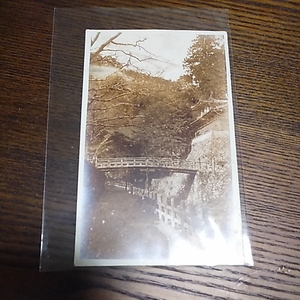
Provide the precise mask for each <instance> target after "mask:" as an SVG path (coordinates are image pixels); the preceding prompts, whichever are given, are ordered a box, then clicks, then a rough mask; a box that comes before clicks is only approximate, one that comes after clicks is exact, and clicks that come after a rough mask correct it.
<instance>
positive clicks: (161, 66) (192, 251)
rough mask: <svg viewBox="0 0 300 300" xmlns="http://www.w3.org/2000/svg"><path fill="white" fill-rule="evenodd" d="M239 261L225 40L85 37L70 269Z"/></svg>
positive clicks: (160, 34) (106, 33)
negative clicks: (78, 267)
mask: <svg viewBox="0 0 300 300" xmlns="http://www.w3.org/2000/svg"><path fill="white" fill-rule="evenodd" d="M243 263H244V252H243V238H242V218H241V209H240V198H239V186H238V174H237V162H236V147H235V135H234V119H233V107H232V92H231V78H230V65H229V53H228V40H227V33H226V32H221V31H184V30H182V31H178V30H87V31H86V40H85V58H84V78H83V98H82V117H81V136H80V153H79V176H78V198H77V220H76V239H75V265H76V266H113V265H218V264H236V265H237V264H243Z"/></svg>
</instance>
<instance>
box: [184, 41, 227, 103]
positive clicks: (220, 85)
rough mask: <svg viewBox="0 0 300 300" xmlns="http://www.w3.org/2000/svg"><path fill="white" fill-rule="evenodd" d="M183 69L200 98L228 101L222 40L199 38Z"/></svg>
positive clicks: (191, 48) (193, 45) (190, 49)
mask: <svg viewBox="0 0 300 300" xmlns="http://www.w3.org/2000/svg"><path fill="white" fill-rule="evenodd" d="M183 67H184V68H185V69H186V72H187V75H188V76H189V77H190V80H192V82H193V83H194V84H195V85H196V87H197V88H198V91H199V95H200V97H202V98H203V99H205V100H206V99H209V98H210V97H213V98H215V99H226V77H225V74H226V73H225V52H224V45H223V41H222V40H221V39H218V38H216V37H215V36H198V37H197V38H196V39H195V40H194V42H193V44H192V46H191V47H190V48H189V51H188V55H187V57H186V58H185V59H184V62H183Z"/></svg>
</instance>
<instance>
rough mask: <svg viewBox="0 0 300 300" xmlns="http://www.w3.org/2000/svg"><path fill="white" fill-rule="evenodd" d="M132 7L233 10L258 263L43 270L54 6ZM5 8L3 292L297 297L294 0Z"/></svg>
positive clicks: (299, 47) (297, 40)
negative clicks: (44, 201)
mask: <svg viewBox="0 0 300 300" xmlns="http://www.w3.org/2000/svg"><path fill="white" fill-rule="evenodd" d="M137 3H138V5H139V6H147V7H157V6H166V7H181V8H188V7H189V8H195V9H196V8H199V7H208V8H225V9H228V13H229V17H230V26H231V34H232V48H233V54H234V60H233V62H234V73H235V80H236V96H237V104H238V114H237V120H236V123H237V133H238V136H239V147H240V150H241V151H240V153H239V156H238V161H239V165H240V169H241V170H242V173H243V185H244V192H243V195H242V196H243V199H244V203H245V208H246V216H247V221H248V225H249V232H250V237H251V243H252V251H253V257H254V263H255V265H254V267H216V268H209V267H140V268H130V267H114V268H100V269H93V270H91V269H86V270H79V271H77V272H54V273H39V271H38V264H39V249H40V232H41V216H42V199H43V182H44V180H43V176H44V158H45V141H46V125H47V124H46V123H47V105H48V104H47V100H48V80H49V71H50V54H51V35H52V31H51V30H52V16H53V7H55V6H57V7H66V6H67V7H71V6H72V7H74V6H88V5H101V6H122V7H124V6H129V7H136V6H137ZM0 12H1V21H0V22H1V23H0V24H1V25H0V28H1V52H0V57H1V60H0V61H1V77H0V80H1V113H0V120H1V125H0V126H1V130H0V133H1V144H0V154H1V155H0V162H1V168H0V169H1V176H0V197H1V198H0V199H1V200H0V253H1V255H0V264H1V266H0V298H1V299H208V298H211V299H300V287H299V286H300V266H299V265H300V212H299V205H300V199H299V198H300V196H299V194H300V169H299V164H300V160H299V150H300V116H299V113H300V97H299V94H300V89H299V86H300V82H299V66H300V27H299V24H300V5H299V1H298V0H294V1H275V0H269V1H258V0H255V1H206V2H205V3H201V2H200V1H176V0H172V1H140V2H136V1H130V0H128V1H126V0H125V1H92V0H90V1H81V0H78V1H76V2H75V1H70V2H68V1H64V0H61V1H56V0H53V1H50V0H49V1H47V0H45V1H37V0H28V1H22V0H7V1H5V0H3V1H1V4H0Z"/></svg>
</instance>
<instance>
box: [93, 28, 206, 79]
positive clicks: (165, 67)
mask: <svg viewBox="0 0 300 300" xmlns="http://www.w3.org/2000/svg"><path fill="white" fill-rule="evenodd" d="M97 32H98V31H96V30H93V31H89V34H90V40H92V39H93V38H94V37H95V36H96V34H97ZM118 32H122V33H121V35H120V36H118V37H117V38H116V39H115V42H118V43H122V44H123V43H124V44H136V42H137V41H138V40H144V41H143V42H141V43H140V45H141V46H142V47H143V48H144V49H145V50H146V51H147V52H149V53H147V52H146V51H145V50H143V49H139V48H138V47H131V46H118V45H113V44H110V45H108V46H107V47H106V48H105V49H113V50H116V49H118V50H123V51H126V52H130V53H132V54H133V55H134V56H136V57H138V58H139V59H141V60H143V59H146V60H145V61H142V62H138V61H137V60H135V59H132V62H133V63H134V64H135V66H136V67H137V68H139V69H140V70H145V71H146V72H147V73H150V74H151V75H152V76H160V77H163V78H165V79H170V80H177V79H178V78H179V77H180V76H181V75H183V74H184V69H183V67H182V63H183V60H184V58H185V57H186V56H187V53H188V49H189V47H190V46H191V45H192V43H193V40H194V39H195V38H196V37H197V36H198V35H200V34H209V35H211V34H212V33H211V32H210V33H209V32H206V33H205V32H200V31H165V30H127V31H120V30H118V31H117V30H104V31H101V33H100V36H99V37H98V39H97V41H96V42H95V44H94V45H93V46H92V47H91V49H90V50H91V51H92V52H94V51H96V50H97V49H98V48H99V47H100V46H101V45H102V44H103V43H105V42H106V41H108V40H109V39H110V38H111V37H113V36H114V35H115V34H117V33H118ZM115 53H116V55H117V60H118V61H119V62H121V63H126V62H127V60H128V56H127V55H125V54H124V53H123V52H122V51H118V52H115ZM112 54H113V52H110V51H103V52H102V53H101V55H112ZM149 57H151V58H152V59H149ZM133 69H134V68H133Z"/></svg>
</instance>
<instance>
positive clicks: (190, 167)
mask: <svg viewBox="0 0 300 300" xmlns="http://www.w3.org/2000/svg"><path fill="white" fill-rule="evenodd" d="M95 166H96V167H97V168H98V169H101V170H103V171H109V170H113V169H126V168H139V169H141V168H142V169H169V170H171V171H173V172H179V173H196V172H197V171H198V170H199V167H200V166H199V163H197V162H192V161H186V160H181V159H173V158H164V157H122V158H97V159H96V162H95Z"/></svg>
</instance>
